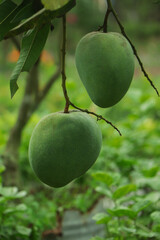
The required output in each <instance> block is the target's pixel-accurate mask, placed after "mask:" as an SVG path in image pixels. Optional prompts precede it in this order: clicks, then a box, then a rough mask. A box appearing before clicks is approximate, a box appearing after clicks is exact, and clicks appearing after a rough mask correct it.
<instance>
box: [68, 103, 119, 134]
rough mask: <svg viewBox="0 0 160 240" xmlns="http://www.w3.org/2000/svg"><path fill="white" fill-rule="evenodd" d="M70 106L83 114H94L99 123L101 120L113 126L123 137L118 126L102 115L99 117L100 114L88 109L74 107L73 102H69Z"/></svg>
mask: <svg viewBox="0 0 160 240" xmlns="http://www.w3.org/2000/svg"><path fill="white" fill-rule="evenodd" d="M69 104H70V105H71V106H72V107H74V108H75V109H78V110H80V111H81V112H86V113H88V114H92V115H94V116H96V117H97V121H99V120H103V121H105V122H106V123H107V124H109V125H111V126H112V127H113V128H114V129H115V130H116V131H117V132H118V133H119V135H120V136H122V134H121V132H120V130H119V129H118V128H117V127H116V126H114V125H113V124H112V123H111V122H110V121H108V120H107V119H106V118H104V117H103V116H102V115H98V114H96V113H95V112H90V111H89V110H88V109H82V108H79V107H77V106H76V105H74V104H73V103H72V102H69Z"/></svg>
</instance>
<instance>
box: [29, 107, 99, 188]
mask: <svg viewBox="0 0 160 240" xmlns="http://www.w3.org/2000/svg"><path fill="white" fill-rule="evenodd" d="M101 145H102V134H101V130H100V128H99V126H98V124H97V122H96V120H95V119H93V118H92V117H91V116H90V115H88V114H87V113H84V112H80V111H70V112H69V113H63V112H57V113H52V114H49V115H47V116H45V117H44V118H42V119H41V120H40V122H39V123H38V124H37V125H36V127H35V128H34V130H33V133H32V136H31V139H30V143H29V161H30V164H31V167H32V169H33V171H34V172H35V174H36V175H37V177H38V178H39V179H40V180H41V181H42V182H43V183H45V184H47V185H49V186H51V187H55V188H58V187H62V186H64V185H66V184H68V183H69V182H71V181H72V180H73V179H75V178H78V177H80V176H81V175H83V174H84V173H85V172H86V171H87V170H88V169H89V168H90V167H91V166H92V165H93V163H94V162H95V161H96V159H97V157H98V155H99V153H100V149H101Z"/></svg>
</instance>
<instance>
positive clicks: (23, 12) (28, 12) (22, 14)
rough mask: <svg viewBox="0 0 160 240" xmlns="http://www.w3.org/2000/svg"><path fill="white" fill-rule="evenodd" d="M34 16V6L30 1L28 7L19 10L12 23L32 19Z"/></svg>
mask: <svg viewBox="0 0 160 240" xmlns="http://www.w3.org/2000/svg"><path fill="white" fill-rule="evenodd" d="M33 14H34V11H33V5H32V2H31V1H30V2H29V3H28V4H27V5H25V6H24V7H22V8H21V9H20V10H19V12H18V13H17V14H16V15H15V17H14V18H13V19H12V21H11V23H17V22H21V21H22V20H24V19H27V18H29V17H31V16H32V15H33Z"/></svg>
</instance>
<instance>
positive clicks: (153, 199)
mask: <svg viewBox="0 0 160 240" xmlns="http://www.w3.org/2000/svg"><path fill="white" fill-rule="evenodd" d="M159 199H160V192H151V193H149V194H148V195H146V197H145V200H148V201H151V202H152V203H156V202H157V201H158V200H159Z"/></svg>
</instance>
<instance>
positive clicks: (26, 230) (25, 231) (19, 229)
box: [16, 226, 32, 237]
mask: <svg viewBox="0 0 160 240" xmlns="http://www.w3.org/2000/svg"><path fill="white" fill-rule="evenodd" d="M16 230H17V232H18V233H19V234H21V235H23V236H27V237H29V236H30V234H31V231H32V229H31V228H27V227H24V226H16Z"/></svg>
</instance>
